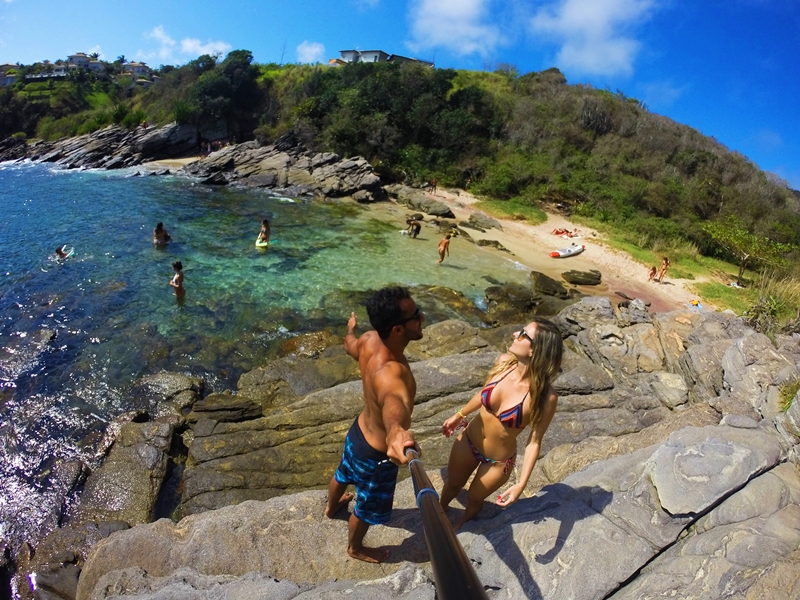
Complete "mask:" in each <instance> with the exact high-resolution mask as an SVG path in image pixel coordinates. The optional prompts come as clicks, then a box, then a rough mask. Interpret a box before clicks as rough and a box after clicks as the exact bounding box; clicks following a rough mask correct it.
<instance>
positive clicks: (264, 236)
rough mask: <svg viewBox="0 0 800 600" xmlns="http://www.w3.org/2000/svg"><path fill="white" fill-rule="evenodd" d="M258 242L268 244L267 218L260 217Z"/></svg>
mask: <svg viewBox="0 0 800 600" xmlns="http://www.w3.org/2000/svg"><path fill="white" fill-rule="evenodd" d="M258 242H259V244H269V221H268V220H267V219H262V221H261V233H259V234H258Z"/></svg>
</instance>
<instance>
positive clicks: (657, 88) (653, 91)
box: [642, 81, 688, 110]
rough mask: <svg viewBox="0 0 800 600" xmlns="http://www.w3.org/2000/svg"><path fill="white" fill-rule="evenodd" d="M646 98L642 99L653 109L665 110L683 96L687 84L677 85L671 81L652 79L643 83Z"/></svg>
mask: <svg viewBox="0 0 800 600" xmlns="http://www.w3.org/2000/svg"><path fill="white" fill-rule="evenodd" d="M642 89H643V90H644V98H642V101H643V102H644V103H645V104H646V105H647V106H648V107H649V108H650V109H651V110H653V109H658V110H664V109H665V108H669V107H670V106H672V105H673V104H675V102H676V101H677V100H678V98H680V97H681V96H683V94H684V92H686V90H687V89H688V87H687V86H685V85H684V86H680V87H678V86H675V85H673V84H672V82H669V81H652V82H650V83H646V84H644V85H642Z"/></svg>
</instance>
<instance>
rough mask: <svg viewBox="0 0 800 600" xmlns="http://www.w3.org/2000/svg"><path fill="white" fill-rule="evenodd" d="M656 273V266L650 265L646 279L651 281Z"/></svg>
mask: <svg viewBox="0 0 800 600" xmlns="http://www.w3.org/2000/svg"><path fill="white" fill-rule="evenodd" d="M656 273H658V269H657V268H656V267H650V272H649V273H648V277H647V281H648V282H649V281H653V279H655V277H656Z"/></svg>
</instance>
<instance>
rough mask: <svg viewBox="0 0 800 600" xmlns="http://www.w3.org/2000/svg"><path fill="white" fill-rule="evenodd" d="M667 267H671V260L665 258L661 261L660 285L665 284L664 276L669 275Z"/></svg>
mask: <svg viewBox="0 0 800 600" xmlns="http://www.w3.org/2000/svg"><path fill="white" fill-rule="evenodd" d="M667 267H669V259H668V258H667V257H666V256H665V257H664V260H662V261H661V269H660V270H659V271H658V283H664V275H666V274H667Z"/></svg>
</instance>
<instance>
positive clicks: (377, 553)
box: [347, 546, 390, 563]
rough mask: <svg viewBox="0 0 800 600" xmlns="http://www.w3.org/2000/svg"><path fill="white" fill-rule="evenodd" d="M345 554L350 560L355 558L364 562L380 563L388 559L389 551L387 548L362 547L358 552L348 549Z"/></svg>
mask: <svg viewBox="0 0 800 600" xmlns="http://www.w3.org/2000/svg"><path fill="white" fill-rule="evenodd" d="M347 554H349V555H350V557H351V558H357V559H358V560H363V561H364V562H368V563H382V562H383V561H385V560H386V559H387V558H389V554H390V550H389V549H388V548H367V547H366V546H363V547H362V548H361V549H360V550H354V549H353V548H348V549H347Z"/></svg>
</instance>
